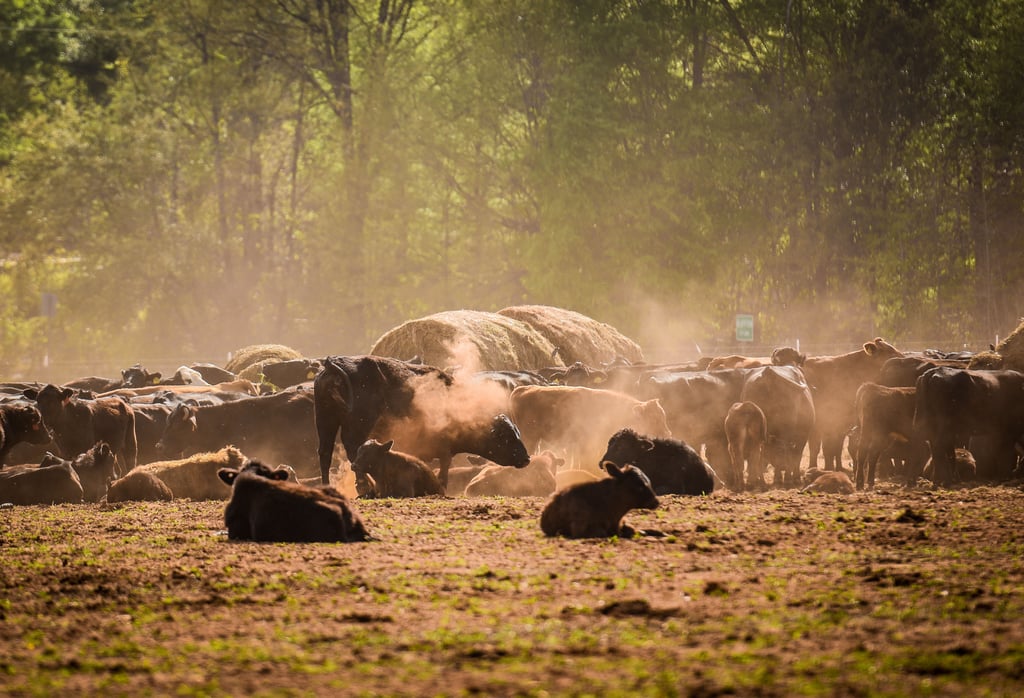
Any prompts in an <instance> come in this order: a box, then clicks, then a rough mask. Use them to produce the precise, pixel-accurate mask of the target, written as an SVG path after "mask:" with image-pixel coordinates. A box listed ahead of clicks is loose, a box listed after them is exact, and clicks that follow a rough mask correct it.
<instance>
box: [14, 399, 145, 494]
mask: <svg viewBox="0 0 1024 698" xmlns="http://www.w3.org/2000/svg"><path fill="white" fill-rule="evenodd" d="M25 397H27V398H28V399H29V400H34V401H35V402H36V404H37V405H38V406H39V412H40V413H41V414H42V416H43V422H44V423H45V424H46V427H47V428H48V429H49V430H50V432H51V434H52V435H53V440H54V442H55V443H56V444H57V449H58V451H59V452H60V455H61V456H62V457H64V458H74V457H75V456H77V455H78V454H80V453H85V452H86V451H88V450H89V449H90V448H92V446H93V444H95V443H97V442H98V441H106V442H107V444H109V445H110V449H111V450H112V451H113V452H114V454H115V456H116V457H117V466H116V472H117V474H118V475H124V474H126V473H128V471H130V470H131V469H132V468H134V467H135V465H136V461H137V458H138V442H137V441H136V439H135V413H134V412H133V411H132V408H131V407H130V406H129V405H128V404H127V403H126V402H125V401H124V400H121V399H120V398H103V399H96V400H83V399H80V398H77V397H75V396H74V390H72V389H70V388H58V387H57V386H55V385H53V384H49V385H46V386H44V387H43V388H42V390H35V389H29V390H26V391H25Z"/></svg>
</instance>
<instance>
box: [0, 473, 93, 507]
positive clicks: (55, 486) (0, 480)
mask: <svg viewBox="0 0 1024 698" xmlns="http://www.w3.org/2000/svg"><path fill="white" fill-rule="evenodd" d="M81 501H82V483H81V481H79V479H78V474H77V473H75V469H74V468H72V467H71V464H70V463H58V464H56V465H46V466H42V467H39V468H32V467H24V466H17V467H14V468H9V469H7V470H4V471H3V472H0V503H10V504H23V505H27V504H77V503H80V502H81Z"/></svg>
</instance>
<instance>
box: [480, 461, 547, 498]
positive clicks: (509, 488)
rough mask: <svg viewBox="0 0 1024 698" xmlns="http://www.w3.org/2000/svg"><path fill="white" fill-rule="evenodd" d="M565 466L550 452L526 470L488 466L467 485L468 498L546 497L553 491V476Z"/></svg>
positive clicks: (533, 462)
mask: <svg viewBox="0 0 1024 698" xmlns="http://www.w3.org/2000/svg"><path fill="white" fill-rule="evenodd" d="M564 463H565V459H564V458H559V457H558V456H556V455H555V454H554V453H552V452H551V451H542V452H541V453H538V454H537V455H535V456H533V457H532V458H531V459H530V464H529V465H527V466H526V467H525V468H518V469H517V468H503V467H501V466H498V465H489V466H487V467H485V468H484V469H483V470H481V471H480V472H479V473H477V475H476V477H474V478H473V479H472V480H471V481H470V482H469V484H468V485H466V488H465V493H466V496H467V497H486V496H496V497H547V496H548V495H549V494H551V493H552V492H554V491H555V473H556V472H558V468H559V467H560V466H561V465H563V464H564Z"/></svg>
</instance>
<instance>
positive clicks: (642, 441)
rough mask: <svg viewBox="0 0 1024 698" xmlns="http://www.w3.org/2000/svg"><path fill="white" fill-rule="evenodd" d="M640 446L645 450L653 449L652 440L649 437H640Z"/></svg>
mask: <svg viewBox="0 0 1024 698" xmlns="http://www.w3.org/2000/svg"><path fill="white" fill-rule="evenodd" d="M640 448H642V449H643V450H645V451H653V450H654V442H653V441H651V440H650V439H640Z"/></svg>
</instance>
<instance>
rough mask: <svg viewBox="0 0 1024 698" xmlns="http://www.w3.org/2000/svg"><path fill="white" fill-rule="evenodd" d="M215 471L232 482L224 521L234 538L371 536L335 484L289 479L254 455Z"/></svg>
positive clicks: (291, 539)
mask: <svg viewBox="0 0 1024 698" xmlns="http://www.w3.org/2000/svg"><path fill="white" fill-rule="evenodd" d="M217 475H218V476H219V477H220V478H221V480H223V481H224V482H225V483H227V484H228V485H230V486H231V500H230V501H229V502H228V505H227V507H226V508H225V509H224V525H225V526H226V527H227V529H228V538H231V539H232V540H254V541H260V542H277V543H349V542H354V541H364V540H369V539H370V535H369V534H368V533H367V532H366V527H365V526H364V525H363V521H362V519H361V518H360V517H359V514H358V513H356V511H355V509H353V508H352V504H351V502H349V501H348V498H347V497H345V495H343V494H341V493H340V492H338V490H336V489H334V488H333V487H309V486H307V485H300V484H299V483H296V482H288V481H287V480H288V475H289V473H288V471H287V470H285V469H283V468H278V469H277V470H271V469H270V468H268V467H267V466H265V465H263V464H262V463H260V462H258V461H250V462H249V463H248V464H247V465H245V466H243V467H242V468H240V469H237V470H236V469H233V468H221V470H220V471H218V473H217Z"/></svg>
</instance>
